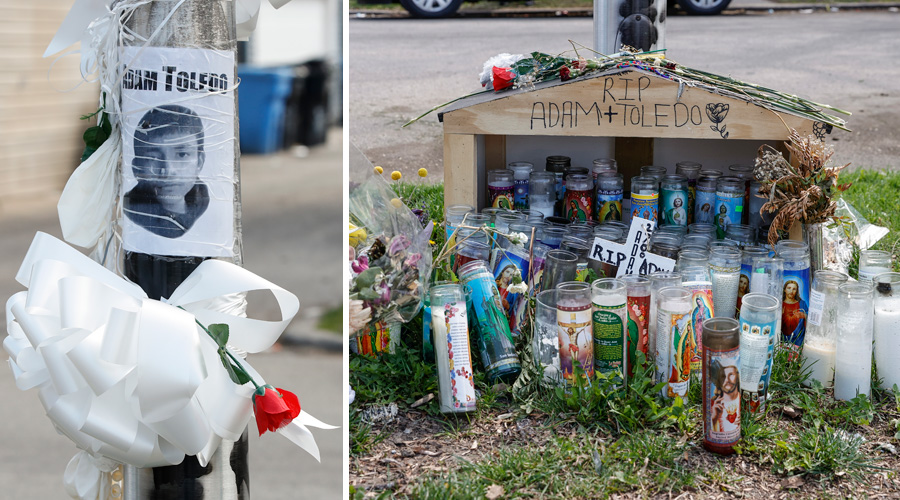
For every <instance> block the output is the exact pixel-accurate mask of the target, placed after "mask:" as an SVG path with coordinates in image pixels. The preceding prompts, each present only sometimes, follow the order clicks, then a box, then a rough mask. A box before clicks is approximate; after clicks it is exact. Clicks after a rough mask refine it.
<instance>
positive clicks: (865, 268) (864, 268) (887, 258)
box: [859, 250, 892, 283]
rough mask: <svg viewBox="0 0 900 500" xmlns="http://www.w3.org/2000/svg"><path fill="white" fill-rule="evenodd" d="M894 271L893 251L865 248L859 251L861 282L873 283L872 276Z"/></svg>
mask: <svg viewBox="0 0 900 500" xmlns="http://www.w3.org/2000/svg"><path fill="white" fill-rule="evenodd" d="M891 271H892V265H891V252H885V251H884V250H863V251H861V252H859V282H860V283H872V278H874V277H875V276H878V275H879V274H882V273H888V272H891Z"/></svg>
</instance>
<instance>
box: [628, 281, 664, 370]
mask: <svg viewBox="0 0 900 500" xmlns="http://www.w3.org/2000/svg"><path fill="white" fill-rule="evenodd" d="M620 279H621V280H622V281H623V282H624V283H625V295H626V313H627V315H628V323H627V325H626V330H625V343H626V344H625V352H626V363H625V365H626V369H627V372H628V374H627V379H630V378H631V376H632V375H634V370H635V369H636V368H637V367H636V364H637V353H638V351H640V352H642V353H644V356H645V359H646V360H647V361H648V362H649V361H650V358H651V356H650V354H651V351H650V345H651V344H650V338H649V335H650V328H649V322H650V278H648V277H646V276H640V275H637V274H626V275H625V276H622V277H621V278H620ZM653 347H654V349H655V348H656V346H653Z"/></svg>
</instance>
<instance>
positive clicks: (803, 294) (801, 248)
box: [775, 240, 810, 351]
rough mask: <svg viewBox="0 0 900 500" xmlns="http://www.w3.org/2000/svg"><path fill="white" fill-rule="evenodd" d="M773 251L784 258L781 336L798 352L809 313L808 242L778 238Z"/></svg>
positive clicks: (804, 333)
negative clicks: (779, 239)
mask: <svg viewBox="0 0 900 500" xmlns="http://www.w3.org/2000/svg"><path fill="white" fill-rule="evenodd" d="M775 254H776V255H777V256H778V257H781V258H782V259H784V288H783V289H782V294H781V337H782V339H783V341H784V342H785V343H787V344H788V345H789V346H791V347H792V348H793V349H794V350H795V351H799V349H800V346H802V345H803V338H804V336H805V335H806V319H807V315H808V314H809V285H810V274H809V271H810V268H809V245H807V244H806V243H802V242H799V241H789V240H788V241H779V242H778V243H776V244H775Z"/></svg>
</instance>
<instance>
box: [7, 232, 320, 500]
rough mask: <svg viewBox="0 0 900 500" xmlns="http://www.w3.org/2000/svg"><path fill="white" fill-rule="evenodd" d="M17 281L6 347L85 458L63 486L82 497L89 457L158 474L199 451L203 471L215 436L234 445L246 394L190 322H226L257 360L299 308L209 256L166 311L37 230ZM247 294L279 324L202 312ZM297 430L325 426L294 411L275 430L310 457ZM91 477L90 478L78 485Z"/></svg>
mask: <svg viewBox="0 0 900 500" xmlns="http://www.w3.org/2000/svg"><path fill="white" fill-rule="evenodd" d="M17 279H18V281H19V282H21V283H22V284H24V285H25V286H27V287H28V291H27V292H21V293H18V294H16V295H14V296H13V297H12V298H10V300H9V301H8V302H7V307H6V309H7V321H8V322H7V332H8V333H9V335H8V337H7V338H6V339H5V340H4V342H3V347H4V349H5V350H6V352H7V353H9V355H10V359H9V364H10V366H11V368H12V371H13V374H14V376H15V377H16V385H17V386H18V387H19V388H20V389H22V390H26V389H29V388H34V387H37V388H38V389H39V397H40V400H41V404H43V406H44V408H45V409H46V411H47V416H48V417H49V418H50V420H51V421H52V422H53V424H54V426H55V427H56V428H57V429H58V430H59V431H60V432H61V433H62V434H64V435H66V436H67V437H69V438H70V439H71V440H72V441H73V442H74V443H75V444H76V445H77V446H78V447H79V448H81V449H83V450H85V451H86V452H88V453H89V454H90V456H87V455H85V454H80V455H78V456H76V457H75V458H74V459H73V461H72V462H70V464H69V467H68V468H67V471H66V481H67V483H66V484H67V490H68V491H70V493H72V492H75V494H76V495H78V496H79V498H86V497H84V496H83V495H88V496H91V495H95V494H96V493H97V492H98V491H99V489H97V488H98V487H97V486H96V485H95V484H94V483H96V481H99V480H100V478H101V475H100V473H99V472H95V470H94V469H93V468H92V467H94V465H93V459H91V457H94V458H98V457H109V458H111V459H114V460H116V461H119V462H123V463H128V464H132V465H135V466H137V467H158V466H164V465H173V464H177V463H180V462H181V461H182V460H183V459H184V456H185V455H197V456H198V457H199V459H200V461H201V464H202V465H205V464H206V462H207V461H208V460H209V458H210V456H211V455H212V454H213V453H214V452H215V450H216V449H217V448H218V446H219V443H220V442H221V440H222V439H229V440H236V439H238V438H239V437H240V435H241V433H242V432H243V430H244V429H245V428H246V426H247V422H248V420H249V419H250V416H251V413H252V404H251V401H250V395H251V394H252V392H253V388H252V387H250V384H244V385H241V386H238V385H236V384H235V383H234V382H232V381H231V380H230V378H229V377H228V374H227V373H226V371H225V369H224V368H223V367H222V364H221V361H220V358H219V355H218V346H217V345H216V343H215V342H214V341H213V340H212V339H211V338H209V336H208V335H207V334H206V333H205V332H203V331H202V330H201V329H200V328H199V327H198V325H197V320H199V321H201V322H203V323H204V324H209V323H210V322H221V323H228V324H229V325H233V326H231V338H230V339H229V345H232V346H234V347H235V348H236V349H242V350H246V351H249V352H256V351H259V350H262V349H265V348H267V347H269V346H271V345H272V343H274V342H275V340H276V339H277V338H278V336H279V335H280V334H281V332H282V331H283V330H284V328H285V327H286V326H287V324H288V323H290V321H291V320H292V319H293V317H294V315H295V314H296V313H297V310H298V308H299V301H298V300H297V297H296V296H294V295H293V294H291V293H290V292H288V291H286V290H284V289H283V288H280V287H278V286H276V285H274V284H272V283H270V282H268V281H266V280H264V279H262V278H260V277H259V276H256V275H254V274H253V273H251V272H249V271H246V270H244V269H242V268H240V267H238V266H235V265H233V264H228V263H226V262H221V261H215V260H208V261H205V262H203V263H202V264H201V265H200V266H198V268H197V269H196V270H195V271H194V273H193V274H192V275H191V276H190V277H189V278H188V279H187V280H186V281H185V283H184V284H183V286H182V287H179V288H178V289H176V290H175V292H174V293H173V295H172V297H171V300H170V301H169V303H163V302H160V301H156V300H150V299H148V298H147V297H146V295H145V294H144V293H143V291H142V290H141V289H140V288H138V287H136V286H135V285H134V284H132V283H128V282H127V281H125V280H123V279H121V278H119V277H117V276H116V275H115V274H113V273H112V272H110V271H109V270H107V269H106V268H104V267H102V266H100V265H99V264H97V263H95V262H94V261H92V260H90V259H88V258H87V257H85V256H84V255H82V254H81V253H79V252H78V251H76V250H74V249H73V248H71V247H69V246H68V245H65V244H64V243H62V242H61V241H59V240H57V239H55V238H53V237H52V236H49V235H47V234H43V233H38V234H37V235H36V236H35V238H34V241H33V242H32V245H31V248H30V249H29V250H28V254H27V255H26V257H25V259H24V261H23V263H22V266H21V267H20V269H19V273H18V275H17ZM250 290H269V291H271V292H272V294H273V295H274V296H275V298H276V300H277V301H278V305H279V308H280V310H281V313H282V320H281V321H274V322H268V321H257V320H252V319H248V318H242V317H238V316H233V315H229V314H224V313H222V312H219V311H212V310H209V309H204V305H208V304H216V303H220V302H221V301H216V300H215V299H216V298H218V297H221V296H223V295H229V294H235V293H243V292H247V291H250ZM180 305H183V306H184V309H180V308H179V307H177V306H180ZM234 325H236V326H234ZM243 365H244V368H245V369H246V370H247V372H248V373H249V374H250V375H251V376H252V377H253V379H254V380H256V381H257V383H259V384H260V385H262V384H265V381H264V380H263V378H262V377H261V376H260V375H259V373H257V372H256V371H255V370H253V368H252V367H251V366H250V365H249V364H247V363H246V362H244V363H243ZM305 425H309V426H312V427H320V428H332V427H330V426H328V425H326V424H322V423H321V422H319V421H318V420H316V419H314V418H312V417H311V416H309V415H308V414H307V413H305V412H301V414H300V416H299V417H297V418H296V419H295V420H294V422H293V423H292V424H291V425H290V426H287V427H286V428H285V429H286V430H285V432H282V434H283V435H284V436H285V437H287V438H288V439H290V440H291V441H293V442H295V443H297V445H298V446H300V447H301V448H303V449H304V450H307V451H308V452H309V453H311V454H312V455H313V456H315V457H316V458H318V449H317V448H316V445H315V440H314V439H313V437H312V434H310V433H309V431H308V430H307V429H306V427H305ZM85 457H87V459H86V458H85ZM88 459H90V460H88ZM88 476H89V477H90V478H95V480H93V479H92V480H86V482H85V481H82V479H84V478H86V477H88ZM91 481H94V482H93V483H92V482H91Z"/></svg>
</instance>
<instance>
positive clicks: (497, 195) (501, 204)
mask: <svg viewBox="0 0 900 500" xmlns="http://www.w3.org/2000/svg"><path fill="white" fill-rule="evenodd" d="M514 177H515V174H514V173H513V171H512V170H507V169H497V170H488V201H489V202H490V206H492V207H494V208H506V209H509V210H512V209H513V205H514V203H515V202H514V196H515V195H514V193H513V192H514V186H515V182H514Z"/></svg>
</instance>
